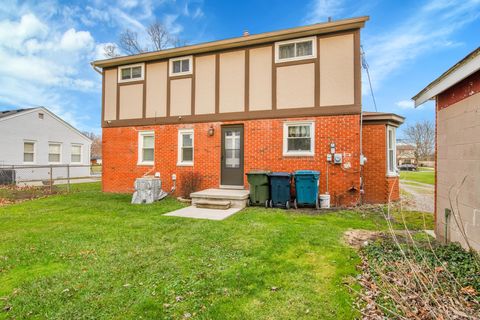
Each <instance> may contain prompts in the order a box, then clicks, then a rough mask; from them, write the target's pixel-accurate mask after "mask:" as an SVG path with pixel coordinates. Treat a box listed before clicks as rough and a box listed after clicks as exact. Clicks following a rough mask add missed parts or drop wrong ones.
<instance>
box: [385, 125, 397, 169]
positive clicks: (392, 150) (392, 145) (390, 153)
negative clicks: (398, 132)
mask: <svg viewBox="0 0 480 320" xmlns="http://www.w3.org/2000/svg"><path fill="white" fill-rule="evenodd" d="M395 139H396V138H395V127H390V126H387V174H388V175H396V174H397V166H396V140H395Z"/></svg>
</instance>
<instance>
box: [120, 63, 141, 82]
mask: <svg viewBox="0 0 480 320" xmlns="http://www.w3.org/2000/svg"><path fill="white" fill-rule="evenodd" d="M144 70H145V64H144V63H138V64H131V65H128V66H122V67H118V82H129V81H139V80H143V79H144V78H145V71H144Z"/></svg>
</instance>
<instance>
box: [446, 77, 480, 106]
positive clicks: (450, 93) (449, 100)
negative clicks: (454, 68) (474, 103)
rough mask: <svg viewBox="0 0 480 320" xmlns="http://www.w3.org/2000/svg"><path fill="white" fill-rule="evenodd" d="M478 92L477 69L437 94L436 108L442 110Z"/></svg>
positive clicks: (478, 78) (479, 80)
mask: <svg viewBox="0 0 480 320" xmlns="http://www.w3.org/2000/svg"><path fill="white" fill-rule="evenodd" d="M477 92H480V71H477V72H475V73H473V74H471V75H470V76H468V77H467V78H465V79H463V80H462V81H460V82H458V83H457V84H455V85H454V86H452V87H450V88H448V89H447V90H445V91H444V92H442V93H440V94H439V95H438V96H437V110H442V109H444V108H447V107H448V106H451V105H452V104H455V103H457V102H459V101H461V100H463V99H465V98H468V97H470V96H471V95H474V94H475V93H477Z"/></svg>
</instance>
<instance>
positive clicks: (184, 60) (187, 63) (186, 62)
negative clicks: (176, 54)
mask: <svg viewBox="0 0 480 320" xmlns="http://www.w3.org/2000/svg"><path fill="white" fill-rule="evenodd" d="M192 61H193V58H192V56H188V57H181V58H173V59H170V66H169V68H170V76H182V75H187V74H192V69H193V66H192Z"/></svg>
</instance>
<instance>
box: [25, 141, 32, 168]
mask: <svg viewBox="0 0 480 320" xmlns="http://www.w3.org/2000/svg"><path fill="white" fill-rule="evenodd" d="M23 163H35V142H33V141H25V142H24V143H23Z"/></svg>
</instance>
